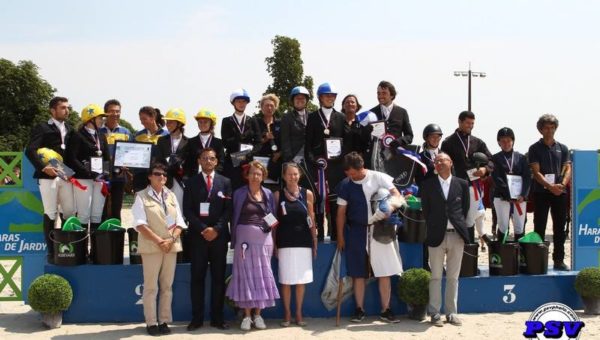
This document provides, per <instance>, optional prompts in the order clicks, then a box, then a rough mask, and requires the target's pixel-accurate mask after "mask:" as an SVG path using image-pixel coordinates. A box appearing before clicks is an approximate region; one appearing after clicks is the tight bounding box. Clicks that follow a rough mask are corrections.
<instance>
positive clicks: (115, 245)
mask: <svg viewBox="0 0 600 340" xmlns="http://www.w3.org/2000/svg"><path fill="white" fill-rule="evenodd" d="M124 246H125V229H124V228H120V229H116V230H96V231H94V237H92V254H94V256H93V257H94V258H93V259H92V262H93V263H94V264H123V248H124Z"/></svg>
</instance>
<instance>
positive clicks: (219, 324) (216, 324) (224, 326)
mask: <svg viewBox="0 0 600 340" xmlns="http://www.w3.org/2000/svg"><path fill="white" fill-rule="evenodd" d="M210 327H214V328H217V329H220V330H222V331H225V330H228V329H229V325H228V324H227V323H225V322H211V323H210Z"/></svg>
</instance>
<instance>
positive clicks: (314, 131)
mask: <svg viewBox="0 0 600 340" xmlns="http://www.w3.org/2000/svg"><path fill="white" fill-rule="evenodd" d="M319 111H320V110H318V111H315V112H311V113H310V114H309V115H308V119H307V122H306V142H305V143H306V144H305V147H304V154H305V158H306V160H307V161H309V162H311V163H314V162H315V161H316V160H317V158H319V157H324V156H325V138H329V137H336V138H344V125H345V124H346V116H344V114H343V113H341V112H338V111H336V110H335V109H334V110H333V112H331V116H330V117H329V136H325V133H324V132H323V131H324V130H325V127H324V126H323V123H322V122H321V117H320V116H319ZM284 138H285V135H284ZM343 147H344V145H343V142H342V148H343Z"/></svg>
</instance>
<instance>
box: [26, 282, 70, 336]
mask: <svg viewBox="0 0 600 340" xmlns="http://www.w3.org/2000/svg"><path fill="white" fill-rule="evenodd" d="M27 297H28V299H29V304H30V305H31V308H32V309H33V310H35V311H37V312H40V313H41V314H42V322H43V323H44V325H45V326H46V327H48V328H58V327H60V326H61V325H62V312H63V311H65V310H67V308H69V306H70V305H71V301H72V300H73V290H72V289H71V285H70V284H69V281H67V280H65V279H64V278H63V277H62V276H58V275H55V274H44V275H42V276H39V277H38V278H36V279H35V280H33V282H32V283H31V285H30V286H29V292H28V293H27Z"/></svg>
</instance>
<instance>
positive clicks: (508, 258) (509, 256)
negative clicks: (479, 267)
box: [488, 241, 519, 276]
mask: <svg viewBox="0 0 600 340" xmlns="http://www.w3.org/2000/svg"><path fill="white" fill-rule="evenodd" d="M488 247H489V249H490V250H489V255H490V256H489V264H490V276H510V275H517V274H519V243H517V242H506V243H504V244H502V242H500V241H494V242H490V243H488Z"/></svg>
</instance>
